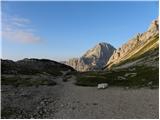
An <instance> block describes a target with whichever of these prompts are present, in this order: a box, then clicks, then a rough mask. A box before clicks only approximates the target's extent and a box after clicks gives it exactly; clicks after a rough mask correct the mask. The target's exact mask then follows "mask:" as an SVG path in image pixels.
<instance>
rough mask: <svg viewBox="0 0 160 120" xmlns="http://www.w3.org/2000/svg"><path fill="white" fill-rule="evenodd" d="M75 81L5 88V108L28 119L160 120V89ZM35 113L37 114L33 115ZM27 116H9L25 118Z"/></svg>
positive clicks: (3, 90)
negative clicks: (18, 110)
mask: <svg viewBox="0 0 160 120" xmlns="http://www.w3.org/2000/svg"><path fill="white" fill-rule="evenodd" d="M73 79H74V78H72V79H70V80H69V81H68V82H62V79H57V82H58V84H57V85H56V86H40V87H38V88H36V87H24V88H23V89H22V88H13V87H8V86H2V108H4V106H7V105H10V106H11V107H18V108H21V109H25V110H28V111H30V110H31V112H29V113H25V115H26V114H30V115H28V116H27V115H26V116H27V118H65V119H69V118H70V119H71V118H82V119H83V118H86V119H91V118H95V119H96V118H102V119H103V118H106V119H107V118H108V119H111V118H121V119H124V118H158V117H159V111H158V108H159V107H158V104H159V103H158V101H159V100H158V96H159V93H158V91H159V89H147V88H141V89H128V90H125V89H123V88H118V87H109V88H107V89H105V90H98V89H97V88H96V87H81V86H75V85H74V84H73V82H74V81H73ZM32 113H34V114H32ZM26 116H19V115H16V116H10V117H11V118H26Z"/></svg>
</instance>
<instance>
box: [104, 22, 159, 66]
mask: <svg viewBox="0 0 160 120" xmlns="http://www.w3.org/2000/svg"><path fill="white" fill-rule="evenodd" d="M158 40H159V22H158V19H157V20H154V21H152V23H151V25H150V26H149V28H148V30H147V31H146V32H144V33H141V34H140V33H138V34H137V35H136V36H135V37H133V38H132V39H130V40H129V41H128V42H127V43H125V44H123V45H122V47H120V48H118V49H117V50H116V51H114V53H113V55H112V56H111V58H110V59H109V61H108V63H107V65H106V67H107V68H111V67H113V66H117V65H121V64H124V63H128V62H129V63H131V61H132V62H133V61H134V62H135V60H139V61H137V62H135V63H134V64H138V63H140V64H144V63H146V60H147V63H146V64H145V65H150V66H158V64H157V63H158V62H156V61H155V60H158V58H159V57H158V49H159V42H158ZM147 56H152V58H146V57H147ZM142 58H143V59H142ZM144 59H145V60H144ZM130 65H131V64H130Z"/></svg>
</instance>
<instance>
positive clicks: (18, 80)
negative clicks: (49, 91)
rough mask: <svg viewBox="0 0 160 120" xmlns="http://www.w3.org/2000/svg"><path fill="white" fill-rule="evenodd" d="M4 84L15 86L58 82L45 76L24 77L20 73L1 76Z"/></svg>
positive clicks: (54, 83)
mask: <svg viewBox="0 0 160 120" xmlns="http://www.w3.org/2000/svg"><path fill="white" fill-rule="evenodd" d="M1 84H2V85H13V86H16V87H18V86H39V85H49V86H50V85H56V82H54V81H52V80H49V79H45V78H40V77H39V78H32V77H29V78H22V77H20V76H18V75H15V76H12V77H7V76H2V78H1Z"/></svg>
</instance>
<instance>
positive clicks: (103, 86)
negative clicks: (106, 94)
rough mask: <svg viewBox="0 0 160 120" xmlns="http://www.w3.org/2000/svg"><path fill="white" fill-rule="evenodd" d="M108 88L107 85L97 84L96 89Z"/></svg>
mask: <svg viewBox="0 0 160 120" xmlns="http://www.w3.org/2000/svg"><path fill="white" fill-rule="evenodd" d="M107 87H108V83H101V84H98V87H97V88H98V89H105V88H107Z"/></svg>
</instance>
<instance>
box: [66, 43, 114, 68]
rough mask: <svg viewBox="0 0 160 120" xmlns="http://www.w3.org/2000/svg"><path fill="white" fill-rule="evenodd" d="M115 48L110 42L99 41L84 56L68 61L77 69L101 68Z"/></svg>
mask: <svg viewBox="0 0 160 120" xmlns="http://www.w3.org/2000/svg"><path fill="white" fill-rule="evenodd" d="M114 51H115V48H114V47H113V46H112V45H110V44H108V43H104V42H102V43H99V44H97V45H96V46H95V47H93V48H92V49H90V50H88V51H87V52H86V53H85V54H84V55H83V56H82V57H80V58H73V59H70V60H69V61H67V62H66V64H67V65H69V66H71V67H73V68H74V69H76V70H77V71H91V70H99V69H101V68H102V67H103V66H104V65H105V64H106V61H108V60H109V58H110V56H111V55H112V54H113V52H114Z"/></svg>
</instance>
